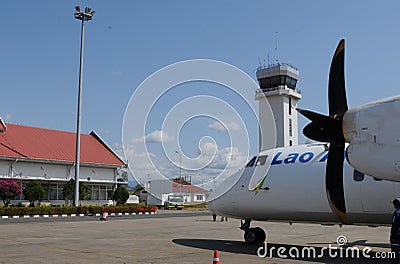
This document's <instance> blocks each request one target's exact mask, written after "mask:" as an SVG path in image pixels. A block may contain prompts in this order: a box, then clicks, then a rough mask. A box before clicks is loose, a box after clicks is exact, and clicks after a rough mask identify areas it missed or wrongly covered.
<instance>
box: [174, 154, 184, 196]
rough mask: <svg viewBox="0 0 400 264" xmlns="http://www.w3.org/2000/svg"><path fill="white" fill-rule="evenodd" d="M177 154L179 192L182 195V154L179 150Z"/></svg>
mask: <svg viewBox="0 0 400 264" xmlns="http://www.w3.org/2000/svg"><path fill="white" fill-rule="evenodd" d="M175 152H176V153H177V154H179V192H180V193H182V154H181V152H180V151H179V152H178V151H177V150H175Z"/></svg>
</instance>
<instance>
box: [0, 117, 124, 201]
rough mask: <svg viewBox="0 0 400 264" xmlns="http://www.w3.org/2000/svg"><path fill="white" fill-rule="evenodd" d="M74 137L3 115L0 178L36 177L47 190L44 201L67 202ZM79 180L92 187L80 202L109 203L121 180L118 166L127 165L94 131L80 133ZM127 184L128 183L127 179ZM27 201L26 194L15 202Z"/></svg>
mask: <svg viewBox="0 0 400 264" xmlns="http://www.w3.org/2000/svg"><path fill="white" fill-rule="evenodd" d="M75 137H76V134H75V133H72V132H66V131H59V130H51V129H44V128H37V127H30V126H22V125H15V124H5V123H4V122H3V121H2V120H1V119H0V179H5V178H14V179H17V180H20V181H21V182H22V185H23V186H24V185H26V183H27V182H29V181H32V180H37V181H39V182H40V184H41V185H42V186H43V187H44V189H45V191H46V198H45V200H43V201H42V202H45V203H50V204H64V203H65V199H64V197H63V187H64V185H65V184H66V182H67V181H69V180H70V179H75V140H76V139H75ZM80 157H81V158H80V159H81V162H80V182H83V183H84V184H85V185H86V186H88V187H89V188H90V190H91V194H90V197H89V198H88V200H82V201H81V204H110V203H112V200H111V197H112V194H113V191H114V190H115V189H116V187H117V184H121V183H124V182H121V180H120V179H119V173H118V172H119V170H120V169H122V168H125V167H127V164H126V162H125V161H124V160H122V159H121V158H120V157H119V156H118V155H117V154H116V153H115V152H114V151H113V150H112V149H111V148H110V147H109V146H108V145H107V144H106V143H105V142H104V141H103V140H102V139H101V138H100V136H99V135H98V134H96V133H95V132H94V131H93V132H91V133H90V134H82V135H81V154H80ZM126 184H127V183H126ZM19 202H26V201H24V197H23V194H22V195H21V196H20V197H19V199H18V200H15V201H13V203H19Z"/></svg>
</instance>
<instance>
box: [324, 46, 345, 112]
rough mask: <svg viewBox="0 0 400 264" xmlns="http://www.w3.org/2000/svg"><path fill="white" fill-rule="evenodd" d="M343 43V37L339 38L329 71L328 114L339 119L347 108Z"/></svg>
mask: <svg viewBox="0 0 400 264" xmlns="http://www.w3.org/2000/svg"><path fill="white" fill-rule="evenodd" d="M344 44H345V41H344V39H342V40H340V42H339V44H338V46H337V48H336V51H335V54H334V55H333V59H332V63H331V68H330V71H329V86H328V103H329V116H331V117H334V118H338V119H341V118H342V117H343V115H344V113H345V112H346V111H347V109H348V107H347V98H346V87H345V82H344Z"/></svg>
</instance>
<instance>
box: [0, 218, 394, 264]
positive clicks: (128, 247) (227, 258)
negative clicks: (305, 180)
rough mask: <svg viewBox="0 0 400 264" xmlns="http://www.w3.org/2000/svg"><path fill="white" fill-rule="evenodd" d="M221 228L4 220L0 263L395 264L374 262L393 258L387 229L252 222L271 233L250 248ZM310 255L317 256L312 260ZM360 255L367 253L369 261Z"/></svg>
mask: <svg viewBox="0 0 400 264" xmlns="http://www.w3.org/2000/svg"><path fill="white" fill-rule="evenodd" d="M219 220H220V217H218V218H217V221H216V222H213V221H212V216H211V213H210V212H206V211H194V212H193V211H164V210H159V211H158V212H157V214H155V215H136V216H115V217H110V218H109V220H108V221H99V218H98V217H80V218H78V217H75V218H58V219H49V218H45V219H44V218H42V219H32V218H31V219H3V220H1V221H0V234H1V235H0V237H1V239H0V252H1V258H0V263H58V264H62V263H167V264H168V263H174V264H176V263H182V264H183V263H213V254H214V250H218V251H219V257H220V263H221V264H224V263H246V264H252V263H390V260H389V259H387V258H385V259H383V258H380V259H378V258H377V257H387V254H388V252H389V251H390V246H389V244H388V236H389V230H390V228H389V227H375V228H371V227H360V226H343V227H339V226H321V225H318V224H296V223H295V224H292V225H289V224H288V223H276V222H252V227H255V226H260V227H262V228H263V229H264V230H265V231H266V232H267V243H266V244H261V245H248V244H245V243H244V242H243V231H241V230H240V229H239V226H240V220H238V219H228V222H221V221H219ZM339 236H341V237H340V238H341V239H344V240H345V241H344V242H347V243H343V244H345V245H343V246H342V247H339V246H338V244H337V238H338V237H339ZM346 240H347V241H346ZM342 242H343V241H340V242H339V243H342ZM311 247H312V248H315V250H316V252H317V253H316V255H312V254H311V255H307V253H309V252H311V251H310V248H311ZM332 247H336V248H337V249H336V251H335V250H332V252H336V253H337V254H336V257H335V258H332V257H334V255H330V254H329V253H332V252H329V248H332ZM265 248H267V249H268V251H265V250H264V249H265ZM323 248H326V250H325V251H321V250H322V249H323ZM347 248H357V250H359V257H357V256H356V254H354V255H353V256H351V254H350V253H349V252H348V253H349V254H348V255H346V254H347V253H346V251H345V250H346V249H347ZM339 249H343V250H342V252H341V253H340V250H339ZM363 249H364V250H366V251H368V252H367V253H365V252H364V253H365V255H363V252H362V250H363ZM257 252H259V254H260V255H265V256H264V257H262V256H261V257H260V256H258V255H257ZM265 252H267V253H268V254H265ZM321 252H323V254H322V253H321ZM303 253H304V254H303ZM296 254H297V255H296ZM332 254H333V253H332ZM340 254H342V256H340ZM271 255H272V257H271ZM385 255H386V256H385ZM367 257H369V258H367Z"/></svg>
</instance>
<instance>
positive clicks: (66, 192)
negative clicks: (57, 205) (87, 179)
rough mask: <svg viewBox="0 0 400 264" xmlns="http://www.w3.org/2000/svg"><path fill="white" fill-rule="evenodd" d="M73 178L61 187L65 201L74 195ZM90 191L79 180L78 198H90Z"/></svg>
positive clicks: (70, 199)
mask: <svg viewBox="0 0 400 264" xmlns="http://www.w3.org/2000/svg"><path fill="white" fill-rule="evenodd" d="M74 194H75V180H74V179H70V180H69V181H68V182H67V184H65V186H64V188H63V196H64V199H65V201H66V202H67V203H68V202H69V201H73V200H74V197H75V195H74ZM91 194H92V191H91V190H90V188H89V187H88V186H86V185H85V184H84V183H83V182H79V200H87V199H89V198H90V196H91Z"/></svg>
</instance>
